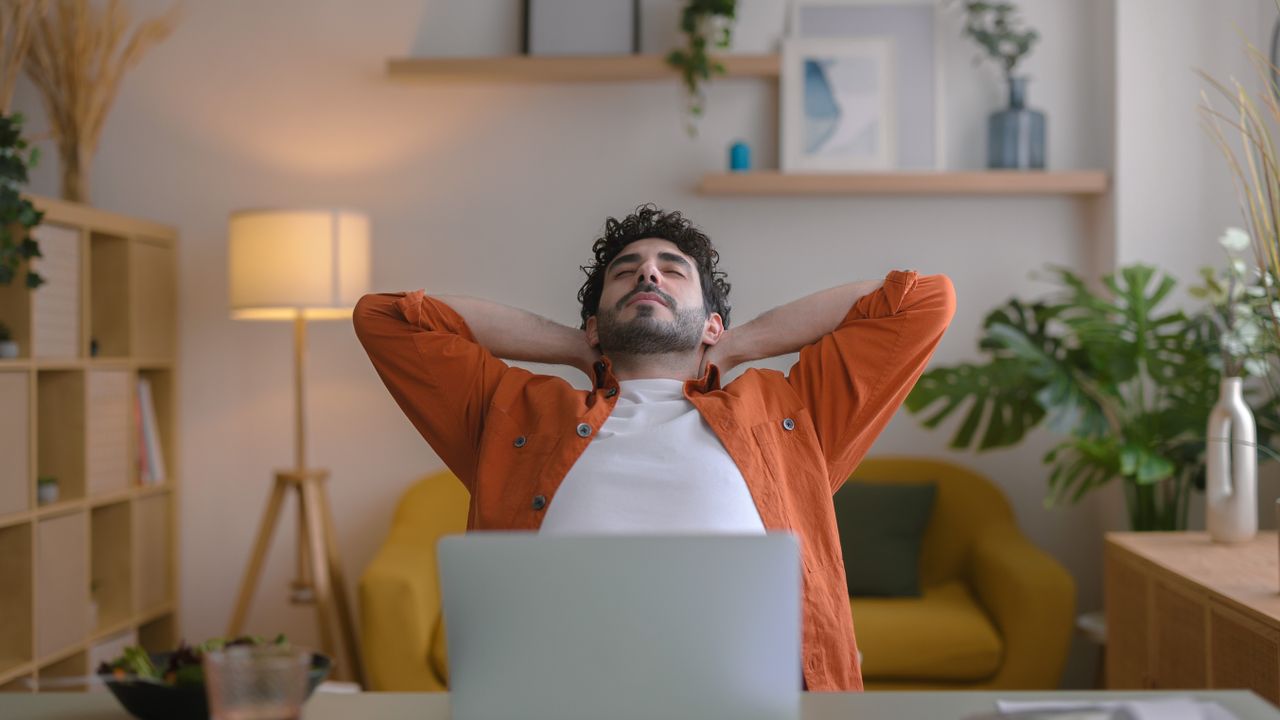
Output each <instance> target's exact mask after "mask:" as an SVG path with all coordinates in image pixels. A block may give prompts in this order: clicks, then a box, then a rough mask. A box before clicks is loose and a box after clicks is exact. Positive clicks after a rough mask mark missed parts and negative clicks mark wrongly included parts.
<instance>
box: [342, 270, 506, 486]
mask: <svg viewBox="0 0 1280 720" xmlns="http://www.w3.org/2000/svg"><path fill="white" fill-rule="evenodd" d="M353 322H354V324H355V330H356V337H357V338H359V339H360V343H361V344H362V345H363V346H364V349H365V352H367V353H368V354H369V360H370V361H372V363H373V367H374V369H375V370H376V371H377V373H378V376H379V377H380V378H382V382H383V384H385V385H386V387H387V390H389V391H390V392H391V397H392V398H394V399H395V401H396V404H398V405H399V406H400V409H401V410H403V411H404V414H405V415H406V416H407V417H408V418H409V421H410V422H411V423H413V426H414V427H415V428H417V430H418V432H419V433H420V434H421V435H422V437H423V438H424V439H426V441H427V442H428V443H429V444H430V445H431V448H432V449H433V450H435V451H436V454H438V455H439V456H440V459H442V460H443V461H444V463H445V465H447V466H448V467H449V469H450V470H451V471H453V474H454V475H457V476H458V478H459V479H460V480H462V483H463V484H464V485H466V486H467V489H468V490H473V489H474V481H475V471H476V461H477V457H478V456H479V448H480V436H481V433H482V431H483V429H484V419H485V418H484V414H485V411H486V409H487V408H488V406H489V400H490V399H491V398H492V397H493V393H494V391H495V389H496V388H497V386H498V383H499V381H500V380H501V378H502V376H503V374H504V373H505V372H506V371H507V370H508V366H507V365H506V363H504V362H502V361H501V360H499V359H498V358H496V357H494V356H493V355H492V354H491V353H490V352H489V351H488V350H486V349H484V348H483V347H482V346H481V345H480V344H479V343H477V342H476V340H475V336H473V335H472V334H471V330H470V328H468V327H467V323H466V321H465V320H463V318H462V316H461V315H459V314H458V313H457V312H456V311H455V310H454V309H453V308H451V307H449V306H448V305H447V304H445V303H444V302H441V301H440V300H437V299H435V298H431V297H428V296H427V295H425V294H424V293H423V292H422V291H421V290H417V291H414V292H410V293H377V294H371V295H365V296H364V297H362V298H361V299H360V301H359V302H358V303H357V304H356V309H355V313H354V316H353Z"/></svg>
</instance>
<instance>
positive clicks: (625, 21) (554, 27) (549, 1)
mask: <svg viewBox="0 0 1280 720" xmlns="http://www.w3.org/2000/svg"><path fill="white" fill-rule="evenodd" d="M522 9H523V12H524V43H523V45H524V47H523V49H524V53H525V54H526V55H628V54H631V53H637V52H640V0H523V8H522Z"/></svg>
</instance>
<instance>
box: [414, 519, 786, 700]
mask: <svg viewBox="0 0 1280 720" xmlns="http://www.w3.org/2000/svg"><path fill="white" fill-rule="evenodd" d="M438 552H439V558H440V580H441V591H442V595H443V600H444V615H445V623H446V624H447V626H448V643H449V684H450V692H451V697H450V703H451V705H452V712H453V717H454V718H455V720H517V719H519V720H606V719H607V720H664V719H667V718H697V719H699V720H730V719H732V720H757V719H758V720H794V719H795V718H797V717H799V714H800V687H801V674H800V593H801V580H800V560H799V548H798V546H797V543H796V540H795V538H794V537H793V536H791V535H788V534H783V533H779V534H769V535H757V536H713V535H702V536H692V537H685V536H679V537H672V536H643V537H624V536H598V537H597V536H583V537H546V536H539V535H537V534H533V533H471V534H468V535H455V536H451V537H446V538H443V539H442V540H441V541H440V543H439V546H438Z"/></svg>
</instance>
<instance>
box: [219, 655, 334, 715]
mask: <svg viewBox="0 0 1280 720" xmlns="http://www.w3.org/2000/svg"><path fill="white" fill-rule="evenodd" d="M310 669H311V652H310V651H308V650H303V649H301V648H296V647H289V646H284V645H256V646H253V645H236V646H234V647H228V648H223V649H222V650H210V651H209V652H206V653H205V654H204V680H205V690H206V691H207V692H208V696H209V716H210V717H211V718H213V720H298V718H300V717H301V715H302V702H303V700H305V699H306V696H307V674H308V672H309V671H310Z"/></svg>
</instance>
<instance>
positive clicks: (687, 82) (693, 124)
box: [667, 0, 738, 137]
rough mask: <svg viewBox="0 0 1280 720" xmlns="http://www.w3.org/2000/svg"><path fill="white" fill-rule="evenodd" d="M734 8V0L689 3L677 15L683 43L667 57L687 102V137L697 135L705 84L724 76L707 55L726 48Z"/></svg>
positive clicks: (730, 31)
mask: <svg viewBox="0 0 1280 720" xmlns="http://www.w3.org/2000/svg"><path fill="white" fill-rule="evenodd" d="M737 5H738V3H737V0H689V2H688V3H687V4H686V5H685V6H684V9H683V10H682V11H681V12H680V30H681V31H682V32H683V33H684V34H685V38H686V43H685V46H684V47H683V48H680V49H678V50H672V51H671V52H670V53H669V54H668V55H667V64H668V65H670V66H671V67H673V68H675V69H676V70H678V71H680V80H681V82H682V83H683V84H684V88H685V94H686V97H687V100H688V105H687V110H688V115H687V116H686V122H685V129H686V130H687V131H688V133H689V136H690V137H693V136H696V135H697V134H698V120H699V119H700V118H701V117H702V113H703V110H705V109H706V89H705V84H706V83H707V82H709V81H710V80H711V76H712V75H723V74H724V72H725V69H724V65H723V64H721V63H720V62H718V61H716V60H713V59H712V58H711V56H710V55H709V54H708V53H707V51H708V49H709V48H711V47H715V48H718V49H721V50H723V49H725V48H728V47H729V41H730V40H731V39H732V37H733V21H734V19H735V17H736V13H737Z"/></svg>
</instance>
